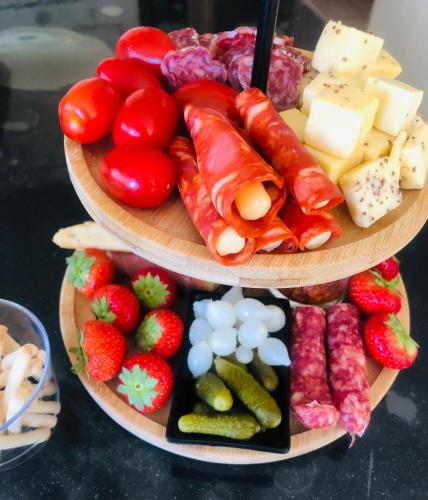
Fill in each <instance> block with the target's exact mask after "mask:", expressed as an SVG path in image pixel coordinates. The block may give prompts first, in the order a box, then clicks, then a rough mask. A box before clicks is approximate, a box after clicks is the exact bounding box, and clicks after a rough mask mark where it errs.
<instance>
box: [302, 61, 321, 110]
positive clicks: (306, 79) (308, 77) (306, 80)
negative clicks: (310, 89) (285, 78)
mask: <svg viewBox="0 0 428 500" xmlns="http://www.w3.org/2000/svg"><path fill="white" fill-rule="evenodd" d="M317 75H318V71H316V70H315V69H314V68H310V70H309V71H307V72H306V73H305V74H304V75H302V78H301V80H300V85H299V108H301V107H302V104H303V93H304V91H305V88H306V87H307V86H308V85H309V84H310V83H311V81H312V80H313V79H314V78H315V77H316V76H317Z"/></svg>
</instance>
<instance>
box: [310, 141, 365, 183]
mask: <svg viewBox="0 0 428 500" xmlns="http://www.w3.org/2000/svg"><path fill="white" fill-rule="evenodd" d="M305 147H306V149H307V150H308V151H309V153H311V155H312V156H313V157H314V158H315V159H316V160H317V162H318V163H319V164H320V166H321V168H322V169H323V170H324V172H325V173H326V175H327V176H328V177H329V178H330V180H331V181H332V182H334V183H335V184H337V183H338V182H339V178H340V177H341V176H342V175H343V174H344V173H345V172H347V171H348V170H350V169H351V168H353V167H355V166H356V165H359V164H360V163H361V162H362V161H363V148H362V146H357V148H356V149H355V151H354V152H353V154H352V155H351V156H350V157H349V158H346V159H343V158H337V157H336V156H332V155H329V154H328V153H324V151H320V150H319V149H315V148H313V147H311V146H308V145H305Z"/></svg>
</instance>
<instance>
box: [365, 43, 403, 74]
mask: <svg viewBox="0 0 428 500" xmlns="http://www.w3.org/2000/svg"><path fill="white" fill-rule="evenodd" d="M402 70H403V68H402V67H401V65H400V63H399V62H398V61H397V60H396V59H394V58H393V57H392V55H391V54H390V53H389V52H387V51H386V50H385V49H382V50H381V51H380V54H379V56H378V58H377V59H376V63H375V65H374V66H373V69H372V71H371V73H370V75H371V76H383V77H385V78H397V76H399V74H400V73H401V72H402Z"/></svg>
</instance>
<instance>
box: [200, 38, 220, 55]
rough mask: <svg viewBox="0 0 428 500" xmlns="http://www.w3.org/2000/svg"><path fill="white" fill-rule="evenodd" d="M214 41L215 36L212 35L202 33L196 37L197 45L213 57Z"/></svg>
mask: <svg viewBox="0 0 428 500" xmlns="http://www.w3.org/2000/svg"><path fill="white" fill-rule="evenodd" d="M215 39H216V35H214V34H213V33H204V34H203V35H199V36H198V43H199V45H201V46H202V47H205V48H206V49H208V51H209V53H210V54H211V55H213V50H214V44H215Z"/></svg>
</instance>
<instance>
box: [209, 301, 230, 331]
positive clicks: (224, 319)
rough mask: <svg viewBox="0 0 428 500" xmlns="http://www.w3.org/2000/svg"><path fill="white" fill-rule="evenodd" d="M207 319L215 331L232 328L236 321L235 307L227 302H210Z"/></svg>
mask: <svg viewBox="0 0 428 500" xmlns="http://www.w3.org/2000/svg"><path fill="white" fill-rule="evenodd" d="M205 317H206V319H207V321H208V323H209V324H210V325H211V327H212V328H213V329H214V330H215V329H218V328H231V327H232V326H233V325H234V324H235V321H236V313H235V309H234V307H233V306H232V304H230V303H229V302H226V301H225V300H214V301H212V302H209V303H208V304H207V309H206V313H205Z"/></svg>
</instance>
